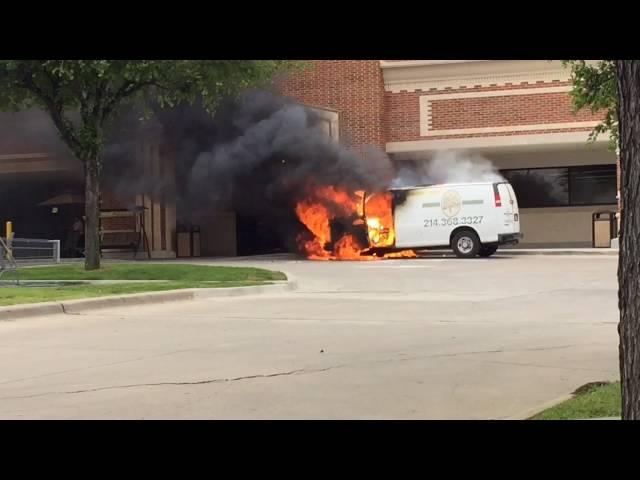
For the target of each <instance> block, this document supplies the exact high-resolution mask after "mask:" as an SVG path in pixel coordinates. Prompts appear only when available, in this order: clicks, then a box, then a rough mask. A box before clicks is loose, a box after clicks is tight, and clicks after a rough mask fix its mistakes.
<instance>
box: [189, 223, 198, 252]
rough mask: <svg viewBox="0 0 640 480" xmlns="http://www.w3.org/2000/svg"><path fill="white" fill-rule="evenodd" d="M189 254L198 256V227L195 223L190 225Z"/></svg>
mask: <svg viewBox="0 0 640 480" xmlns="http://www.w3.org/2000/svg"><path fill="white" fill-rule="evenodd" d="M191 255H192V256H194V257H199V256H200V227H199V226H197V225H194V226H193V227H191Z"/></svg>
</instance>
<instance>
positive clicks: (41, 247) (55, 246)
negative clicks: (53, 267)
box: [0, 238, 60, 265]
mask: <svg viewBox="0 0 640 480" xmlns="http://www.w3.org/2000/svg"><path fill="white" fill-rule="evenodd" d="M4 243H5V244H6V246H7V247H8V248H9V249H10V250H11V255H12V257H13V259H14V260H15V262H16V263H17V264H18V265H20V264H29V263H60V240H42V239H37V238H12V239H11V241H10V242H7V241H6V239H4ZM0 249H3V247H2V246H0ZM0 255H1V256H2V258H3V259H4V260H5V261H6V260H7V255H6V252H4V251H2V252H0Z"/></svg>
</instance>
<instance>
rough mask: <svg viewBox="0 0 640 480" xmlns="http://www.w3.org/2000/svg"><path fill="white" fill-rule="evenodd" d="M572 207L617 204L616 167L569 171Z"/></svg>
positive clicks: (590, 167) (597, 166)
mask: <svg viewBox="0 0 640 480" xmlns="http://www.w3.org/2000/svg"><path fill="white" fill-rule="evenodd" d="M569 191H570V192H571V204H572V205H596V204H598V205H606V204H613V203H616V166H615V165H594V166H587V167H572V168H570V169H569Z"/></svg>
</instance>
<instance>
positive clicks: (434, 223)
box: [424, 215, 484, 227]
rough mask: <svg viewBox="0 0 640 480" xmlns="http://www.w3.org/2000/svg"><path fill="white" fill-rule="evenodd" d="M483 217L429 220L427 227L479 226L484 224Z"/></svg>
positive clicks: (426, 222) (427, 220)
mask: <svg viewBox="0 0 640 480" xmlns="http://www.w3.org/2000/svg"><path fill="white" fill-rule="evenodd" d="M483 218H484V217H483V216H481V215H480V216H477V217H475V216H474V217H453V218H427V219H425V221H424V226H425V227H448V226H452V225H477V224H479V223H482V219H483Z"/></svg>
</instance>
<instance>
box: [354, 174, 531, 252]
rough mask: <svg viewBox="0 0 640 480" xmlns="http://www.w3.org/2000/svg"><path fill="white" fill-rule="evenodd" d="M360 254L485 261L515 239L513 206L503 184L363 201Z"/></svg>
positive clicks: (397, 192) (401, 192)
mask: <svg viewBox="0 0 640 480" xmlns="http://www.w3.org/2000/svg"><path fill="white" fill-rule="evenodd" d="M363 213H364V215H363V220H364V224H365V225H366V229H367V238H368V242H369V248H368V249H367V250H365V253H375V254H380V253H382V254H389V253H391V252H394V251H399V250H407V249H410V250H418V249H427V248H438V247H450V248H451V249H453V251H454V253H455V254H456V256H458V257H461V258H472V257H475V256H476V255H479V256H481V257H489V256H491V255H493V254H494V253H495V252H496V251H497V249H498V246H500V245H505V244H517V243H518V241H519V240H520V238H521V234H520V222H519V212H518V201H517V199H516V195H515V192H514V191H513V188H512V187H511V185H510V184H509V183H507V182H497V183H491V182H482V183H457V184H442V185H429V186H424V187H410V188H401V189H394V190H390V191H389V192H385V193H377V194H372V195H370V196H367V195H365V196H364V206H363Z"/></svg>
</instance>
